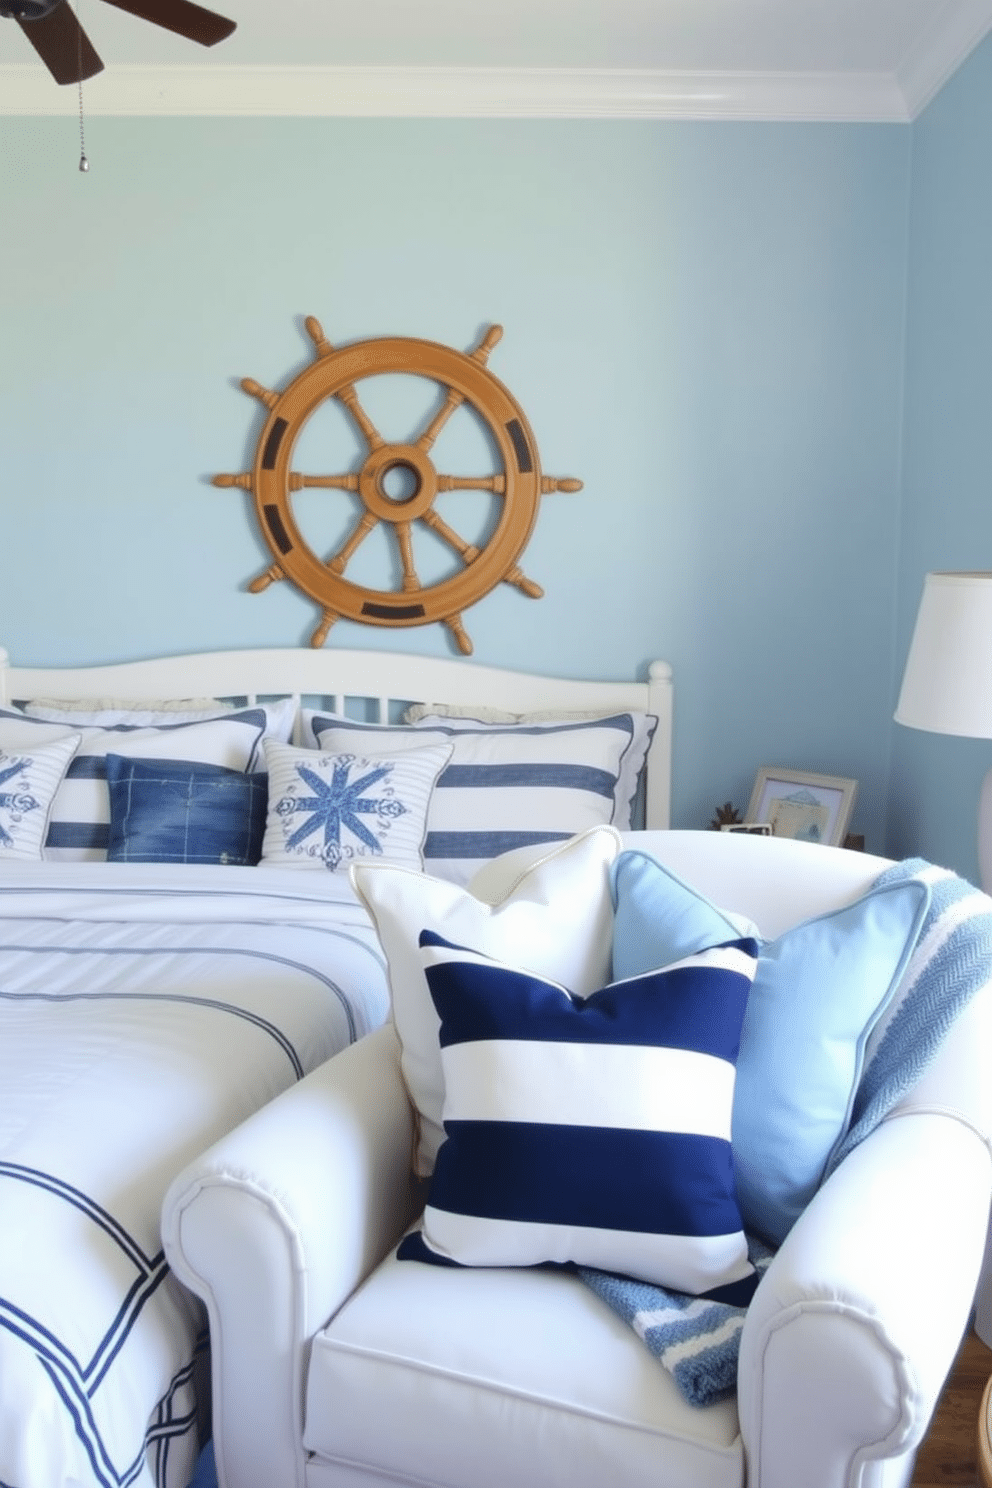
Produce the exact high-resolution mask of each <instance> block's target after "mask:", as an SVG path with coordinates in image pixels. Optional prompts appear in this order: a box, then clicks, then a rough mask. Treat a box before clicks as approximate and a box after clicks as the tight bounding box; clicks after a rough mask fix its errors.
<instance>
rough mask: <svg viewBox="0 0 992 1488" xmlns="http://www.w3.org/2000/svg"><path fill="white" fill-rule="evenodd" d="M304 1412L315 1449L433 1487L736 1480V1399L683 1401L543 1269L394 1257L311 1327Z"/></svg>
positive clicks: (617, 1329)
mask: <svg viewBox="0 0 992 1488" xmlns="http://www.w3.org/2000/svg"><path fill="white" fill-rule="evenodd" d="M306 1423H307V1425H306V1431H305V1436H304V1445H305V1447H306V1449H307V1450H309V1451H310V1452H313V1453H315V1454H316V1456H317V1458H318V1460H319V1459H321V1458H322V1459H324V1460H325V1461H329V1462H332V1463H335V1464H342V1465H343V1464H349V1465H352V1466H354V1467H355V1468H359V1467H364V1468H365V1469H366V1470H367V1471H368V1472H369V1475H370V1481H379V1480H380V1477H381V1479H382V1480H386V1479H388V1478H389V1476H390V1475H391V1474H395V1475H396V1477H397V1479H399V1480H400V1481H407V1478H406V1477H405V1474H406V1473H408V1472H409V1470H410V1465H411V1464H412V1463H416V1465H417V1476H418V1479H423V1481H425V1482H429V1483H430V1484H431V1485H432V1488H434V1485H436V1488H463V1485H464V1484H465V1483H466V1482H471V1483H472V1484H473V1488H507V1485H508V1484H511V1483H528V1482H540V1483H541V1485H542V1488H604V1484H611V1485H615V1488H641V1485H643V1488H649V1485H650V1488H685V1484H686V1483H689V1482H691V1483H692V1485H693V1488H731V1485H733V1488H740V1484H741V1482H742V1480H743V1457H742V1448H741V1441H740V1435H739V1429H738V1422H737V1407H736V1404H735V1403H734V1402H733V1401H726V1402H722V1403H720V1404H717V1405H713V1406H709V1407H707V1408H705V1409H698V1408H694V1407H692V1406H690V1405H687V1404H686V1403H685V1401H683V1400H682V1398H681V1396H680V1395H679V1393H678V1391H677V1390H676V1388H675V1386H674V1384H673V1382H672V1380H671V1377H670V1376H669V1375H668V1373H667V1372H666V1370H665V1369H663V1368H662V1366H661V1365H660V1364H659V1363H658V1361H657V1360H656V1359H654V1358H652V1357H651V1355H650V1354H649V1353H648V1351H647V1349H646V1348H645V1347H644V1345H643V1343H641V1341H640V1339H638V1338H637V1337H636V1336H635V1334H634V1332H633V1331H632V1330H631V1329H630V1328H628V1327H627V1326H626V1325H625V1324H624V1323H623V1322H622V1321H621V1320H620V1319H619V1318H617V1317H616V1316H615V1315H614V1314H613V1313H612V1312H611V1310H610V1309H609V1307H607V1306H606V1304H605V1303H604V1302H602V1301H601V1300H600V1299H599V1298H598V1297H596V1296H595V1295H594V1294H593V1293H592V1292H591V1291H590V1290H589V1289H588V1287H586V1286H584V1285H583V1284H582V1282H581V1281H579V1280H578V1279H577V1278H576V1277H575V1276H573V1275H571V1274H570V1273H568V1272H563V1271H558V1270H552V1269H548V1270H545V1269H530V1268H524V1269H521V1270H503V1269H491V1270H487V1269H482V1270H465V1271H461V1270H450V1269H447V1268H441V1269H435V1268H433V1267H430V1266H420V1265H415V1264H412V1263H410V1262H404V1261H398V1260H396V1258H395V1255H390V1256H389V1257H387V1259H386V1260H385V1261H384V1262H383V1263H382V1264H381V1265H380V1266H379V1268H378V1269H377V1270H376V1271H374V1272H373V1273H372V1275H371V1276H370V1277H369V1278H368V1280H367V1281H366V1282H365V1283H364V1285H363V1286H362V1287H360V1288H359V1290H358V1291H357V1292H356V1293H355V1295H354V1296H353V1297H352V1298H351V1299H350V1301H348V1302H347V1303H346V1304H345V1306H344V1307H343V1308H342V1309H341V1311H340V1312H339V1313H338V1314H337V1315H336V1317H335V1318H334V1319H333V1320H332V1322H331V1323H330V1324H329V1326H328V1327H326V1328H325V1329H324V1330H323V1331H322V1332H321V1333H318V1334H317V1336H316V1337H315V1339H314V1341H313V1348H312V1354H311V1360H310V1370H309V1380H308V1387H307V1404H306ZM438 1423H443V1429H439V1425H438ZM354 1480H355V1481H356V1482H359V1481H361V1480H362V1479H361V1477H360V1476H356V1477H355V1479H354ZM349 1481H350V1479H349Z"/></svg>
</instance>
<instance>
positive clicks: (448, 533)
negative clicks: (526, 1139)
mask: <svg viewBox="0 0 992 1488" xmlns="http://www.w3.org/2000/svg"><path fill="white" fill-rule="evenodd" d="M420 520H421V521H422V522H423V523H424V525H425V527H429V528H430V529H431V531H432V532H434V533H436V534H437V536H438V537H439V538H441V539H442V541H443V542H446V543H447V544H448V546H449V548H454V550H455V552H456V553H457V554H458V555H459V557H460V558H461V559H462V560H463V562H465V563H471V562H473V560H474V559H476V558H478V556H479V553H480V551H481V550H480V549H479V548H477V547H476V546H475V545H474V543H468V542H465V541H464V539H463V538H460V537H459V536H458V533H457V532H456V531H455V530H454V528H453V527H449V526H448V524H447V522H446V521H445V520H444V518H443V517H439V516H438V514H437V512H436V511H435V510H434V508H433V507H431V508H430V509H429V510H428V511H425V512H424V514H423V516H422V517H421V519H420Z"/></svg>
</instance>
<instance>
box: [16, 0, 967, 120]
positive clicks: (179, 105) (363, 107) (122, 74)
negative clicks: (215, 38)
mask: <svg viewBox="0 0 992 1488" xmlns="http://www.w3.org/2000/svg"><path fill="white" fill-rule="evenodd" d="M987 3H988V5H989V6H990V7H992V0H987ZM83 97H84V102H85V108H86V112H87V114H88V115H90V116H91V117H92V116H96V115H131V116H133V115H148V116H151V117H155V116H167V115H182V114H189V115H200V116H214V117H246V116H258V117H263V118H264V117H270V118H272V117H283V118H333V117H349V118H462V119H464V118H507V119H509V118H517V119H684V120H728V121H732V120H762V121H769V122H774V121H790V122H802V121H810V122H831V121H837V122H845V123H907V122H908V120H909V117H910V116H909V114H908V112H907V107H906V100H905V97H904V95H903V92H902V90H901V88H900V86H899V84H898V82H897V81H896V79H895V78H894V77H892V76H890V75H888V74H885V73H718V72H708V73H683V72H666V71H658V70H650V69H613V70H609V69H602V70H600V69H593V68H541V67H530V68H498V67H464V68H458V67H421V68H417V67H215V66H209V65H196V66H189V67H136V66H130V67H129V66H116V67H109V68H108V69H107V71H106V72H102V73H100V74H99V75H98V76H97V77H96V78H93V79H91V80H90V81H89V82H87V83H85V84H84V87H83ZM78 108H79V100H78V96H77V92H76V89H75V88H73V87H65V88H59V87H57V86H56V85H55V84H54V83H52V82H51V80H50V79H49V78H48V75H47V74H46V73H45V72H44V70H43V69H42V68H41V67H39V66H37V65H34V66H14V67H0V114H35V115H37V114H51V115H63V114H75V113H76V112H78Z"/></svg>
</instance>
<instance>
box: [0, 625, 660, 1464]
mask: <svg viewBox="0 0 992 1488" xmlns="http://www.w3.org/2000/svg"><path fill="white" fill-rule="evenodd" d="M671 705H672V687H671V674H670V670H669V668H668V667H667V665H666V664H664V663H658V662H656V663H653V664H652V665H651V666H650V667H649V668H648V674H647V676H646V678H645V680H644V681H633V682H616V681H613V682H590V681H573V680H568V679H562V678H548V677H539V676H533V675H524V674H521V673H514V672H510V671H505V670H499V669H495V668H489V667H484V666H479V665H476V664H473V663H467V662H464V661H455V660H453V659H445V658H425V657H417V656H411V655H403V654H392V653H386V652H376V651H356V652H349V651H314V650H286V649H270V650H260V651H233V652H214V653H203V654H196V655H188V656H178V657H169V658H158V659H154V660H150V661H138V662H128V663H121V664H114V665H110V666H101V667H84V668H51V667H19V666H16V665H11V664H10V662H9V660H8V658H7V656H6V653H4V652H2V651H0V1078H2V1081H3V1090H4V1101H3V1107H2V1113H0V1133H2V1139H0V1196H2V1197H0V1202H2V1212H3V1216H4V1224H3V1226H2V1228H0V1485H3V1488H56V1485H58V1488H66V1485H79V1488H84V1485H85V1488H90V1485H96V1484H99V1485H120V1484H135V1485H138V1488H151V1485H153V1484H154V1485H156V1488H185V1484H186V1483H187V1482H188V1480H189V1478H190V1475H191V1472H192V1470H193V1465H194V1463H195V1460H196V1456H197V1453H198V1450H199V1447H200V1444H201V1442H202V1439H203V1437H204V1434H205V1432H206V1431H207V1429H208V1421H209V1386H208V1383H207V1381H208V1379H209V1369H208V1367H207V1364H208V1348H209V1340H208V1338H207V1333H206V1328H205V1323H204V1315H203V1312H202V1309H201V1307H200V1304H199V1303H198V1302H196V1301H195V1299H193V1298H192V1296H191V1295H190V1294H189V1293H188V1292H186V1291H185V1290H184V1289H183V1288H182V1287H181V1286H180V1285H179V1284H178V1283H177V1282H176V1280H175V1279H174V1278H173V1277H172V1276H171V1274H170V1273H169V1271H168V1268H167V1266H166V1264H165V1260H164V1256H163V1252H162V1245H161V1239H160V1231H159V1219H160V1209H161V1201H162V1196H163V1194H164V1192H165V1190H166V1188H167V1187H168V1185H169V1183H170V1181H171V1179H172V1178H173V1177H174V1176H175V1174H176V1173H177V1172H179V1171H180V1170H181V1169H182V1168H183V1167H184V1166H185V1165H186V1164H187V1163H188V1162H189V1161H190V1160H191V1159H192V1158H193V1157H194V1156H195V1155H196V1154H197V1153H198V1152H199V1151H202V1150H203V1149H204V1148H205V1147H207V1146H208V1145H209V1144H210V1143H212V1142H213V1141H215V1140H216V1139H217V1137H218V1136H220V1135H221V1134H222V1133H223V1132H225V1131H226V1130H229V1129H230V1128H232V1127H234V1126H235V1125H237V1124H238V1123H239V1122H240V1121H242V1120H243V1119H244V1118H245V1117H246V1116H247V1115H248V1114H250V1112H251V1111H253V1110H255V1109H256V1108H258V1107H259V1106H261V1105H263V1104H264V1103H266V1102H267V1101H269V1100H270V1099H272V1098H273V1097H274V1096H275V1095H276V1094H278V1093H279V1092H280V1091H282V1090H283V1089H285V1088H286V1087H287V1086H289V1085H291V1084H292V1083H294V1082H295V1081H296V1080H298V1079H299V1078H300V1077H301V1076H302V1075H303V1074H305V1073H307V1072H308V1071H309V1070H311V1069H313V1068H314V1067H315V1066H317V1065H318V1064H320V1063H322V1062H323V1061H324V1060H326V1059H328V1058H329V1057H331V1056H332V1055H333V1054H334V1053H336V1052H337V1051H338V1050H340V1049H342V1048H343V1047H345V1046H346V1045H347V1044H349V1043H352V1042H354V1041H355V1040H356V1039H358V1038H360V1037H362V1035H363V1034H364V1033H366V1032H368V1031H370V1030H371V1029H373V1028H375V1027H376V1026H378V1025H379V1024H380V1023H382V1022H383V1021H384V1020H385V1019H386V1017H387V1016H388V1010H389V993H388V983H387V978H386V973H385V962H384V957H383V954H382V950H381V947H380V946H379V944H378V941H377V940H376V937H375V934H374V932H373V929H372V926H371V923H370V921H369V919H368V916H367V914H366V912H365V910H364V909H363V908H362V907H361V905H360V904H359V901H358V900H357V898H356V897H355V895H354V894H353V892H352V890H351V888H350V884H349V881H348V876H347V872H346V871H345V870H346V869H347V867H348V864H349V862H350V861H351V860H352V859H353V858H354V857H355V856H356V855H357V856H361V855H362V854H373V855H374V854H385V855H387V856H394V857H395V858H396V860H397V861H406V862H408V863H409V864H410V866H411V867H413V868H415V869H417V870H420V869H421V868H422V869H423V870H424V871H426V872H428V873H432V874H437V875H439V876H448V877H452V878H455V879H458V880H460V881H462V882H469V881H470V879H471V877H472V875H473V873H474V872H475V871H476V870H477V868H478V866H479V864H480V863H483V862H485V861H487V860H488V859H489V858H491V857H492V856H494V855H496V853H498V852H501V851H504V850H507V849H509V848H512V847H515V846H520V845H524V844H526V843H529V842H535V841H538V842H539V841H542V840H549V841H551V840H558V839H560V838H561V837H563V836H567V835H571V834H572V832H574V831H578V830H581V829H582V828H583V827H585V826H587V825H590V824H592V823H593V822H594V821H595V820H600V821H614V822H615V823H616V824H617V825H619V826H621V827H623V826H627V825H635V826H637V825H646V826H649V827H665V826H667V825H668V816H669V790H670V774H671V753H670V751H671ZM277 807H278V809H276V808H277ZM283 808H285V809H283ZM300 869H305V870H307V869H308V870H311V871H303V872H301V871H299V870H300Z"/></svg>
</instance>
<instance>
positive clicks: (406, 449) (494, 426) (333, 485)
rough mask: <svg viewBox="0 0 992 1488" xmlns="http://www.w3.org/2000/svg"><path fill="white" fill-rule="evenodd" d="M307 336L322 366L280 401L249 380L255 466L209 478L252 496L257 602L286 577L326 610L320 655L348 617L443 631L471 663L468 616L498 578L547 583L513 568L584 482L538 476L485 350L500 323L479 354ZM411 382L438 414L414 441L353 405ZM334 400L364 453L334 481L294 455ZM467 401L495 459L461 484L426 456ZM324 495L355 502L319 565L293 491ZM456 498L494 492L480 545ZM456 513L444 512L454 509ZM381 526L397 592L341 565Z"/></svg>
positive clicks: (390, 340)
mask: <svg viewBox="0 0 992 1488" xmlns="http://www.w3.org/2000/svg"><path fill="white" fill-rule="evenodd" d="M306 329H307V333H308V334H309V336H310V338H311V340H312V341H313V344H314V347H315V352H316V356H315V360H314V361H313V363H312V364H311V365H310V366H309V367H307V368H305V369H304V371H302V372H301V373H300V374H299V376H297V377H296V378H294V379H293V381H291V382H290V383H289V384H288V386H287V387H286V388H284V389H283V391H282V392H281V393H275V392H271V391H270V390H269V389H267V388H264V387H262V386H260V384H259V383H257V382H255V381H254V379H252V378H250V377H246V378H243V379H242V382H241V386H242V387H243V388H244V390H245V392H247V393H249V394H251V396H252V397H255V398H257V399H259V400H260V402H262V403H263V404H264V405H265V407H266V408H267V409H268V418H267V419H266V422H265V426H264V428H263V430H262V432H261V435H260V437H259V440H258V445H257V449H256V454H255V463H254V468H253V469H252V470H251V471H250V472H248V473H246V474H240V475H215V476H214V478H213V479H214V484H215V485H217V486H228V487H230V486H237V487H240V488H241V489H242V490H247V491H251V493H252V495H253V497H254V501H255V510H256V514H257V517H258V521H259V525H260V528H261V531H262V534H263V536H264V538H265V541H266V543H267V545H268V547H269V548H270V550H271V552H272V556H273V559H274V562H273V563H272V564H271V565H270V566H269V567H268V568H266V569H265V571H264V572H263V573H261V574H259V575H258V576H257V577H256V578H254V579H252V580H251V582H250V583H249V585H248V588H249V589H250V590H251V592H252V593H254V594H258V593H260V592H261V591H262V590H263V589H266V588H267V587H268V586H269V585H270V584H272V583H274V582H277V581H279V580H283V579H285V580H288V581H289V582H290V583H292V584H294V585H295V586H296V587H297V588H298V589H300V590H302V592H303V593H304V594H306V595H307V596H308V597H309V598H310V599H312V600H314V601H315V603H316V604H318V605H319V606H320V609H321V618H320V622H319V624H318V625H317V628H316V630H315V631H314V632H313V635H312V637H311V640H310V644H311V645H312V646H315V647H316V646H322V645H323V644H324V641H325V640H326V639H327V634H328V631H329V630H330V628H331V626H332V625H333V624H334V622H335V620H338V619H340V618H341V617H344V618H346V619H349V620H354V621H358V622H360V623H365V624H369V625H387V626H400V625H430V624H433V623H435V622H438V621H440V622H443V623H444V624H445V625H447V626H448V627H449V629H450V630H451V632H452V635H453V636H454V639H455V643H456V644H457V646H458V649H459V651H461V652H462V653H463V654H464V655H468V654H469V653H470V652H471V650H472V642H471V640H470V639H469V637H468V635H467V634H466V632H465V627H464V625H463V623H462V614H463V612H464V611H465V610H466V609H467V608H468V606H469V605H473V604H475V603H476V602H477V601H478V600H480V599H481V598H482V597H483V596H484V595H485V594H488V593H489V591H490V590H491V589H493V588H494V587H495V586H496V585H497V584H498V583H500V582H505V583H508V584H513V585H516V587H517V588H519V589H520V590H522V592H523V593H524V594H526V595H528V596H529V597H530V598H532V599H539V598H540V597H541V595H542V594H543V592H544V591H543V590H542V589H541V587H540V585H538V584H535V583H533V582H532V580H530V579H528V578H527V577H526V576H525V575H524V573H523V572H522V571H521V569H520V567H519V564H518V559H519V557H520V554H521V553H522V552H523V550H524V548H525V547H526V545H527V542H528V540H529V538H530V535H531V532H532V531H533V527H534V523H535V521H536V518H537V510H538V504H539V502H540V498H541V496H542V495H545V494H547V493H548V492H550V491H579V490H581V489H582V482H581V481H578V480H573V479H570V478H564V479H557V478H555V477H552V476H543V475H542V474H541V469H540V464H539V461H538V453H537V445H536V443H535V440H534V435H533V433H532V432H531V428H530V425H529V424H528V422H527V419H526V418H525V417H524V413H523V410H522V409H521V408H520V406H519V404H518V403H517V402H516V401H515V400H514V398H513V397H512V396H511V395H510V393H509V392H508V391H507V389H506V388H505V387H504V386H503V384H502V383H501V382H499V381H498V380H497V378H495V377H494V376H493V374H492V373H491V372H490V371H489V370H488V368H487V366H486V363H487V361H488V358H489V353H490V352H491V351H492V349H493V347H494V346H495V345H496V343H497V342H498V341H499V340H500V338H501V337H502V334H503V331H502V328H501V327H500V326H492V327H490V329H489V331H488V332H487V333H486V335H485V336H484V337H483V339H482V341H481V342H480V343H479V345H478V346H477V347H476V348H475V350H474V351H472V352H471V353H468V354H466V353H464V352H460V351H455V350H453V349H452V348H451V347H447V346H442V345H439V344H438V343H436V342H433V341H421V340H416V339H413V338H408V337H399V336H397V337H384V338H381V339H377V340H370V341H360V342H356V343H355V344H353V345H350V346H344V347H338V348H335V347H333V346H331V345H330V343H329V342H328V341H327V339H326V337H325V336H324V332H323V330H322V329H321V326H320V323H319V322H318V321H317V320H315V319H314V318H313V317H312V316H311V317H309V318H308V319H307V321H306ZM393 373H401V374H412V375H413V376H416V377H420V378H427V379H429V380H430V381H431V382H433V383H435V384H437V385H438V386H437V387H436V388H434V389H432V390H431V391H432V395H433V396H434V398H435V405H436V406H435V408H434V410H433V411H432V413H431V415H430V416H429V420H428V422H427V423H426V425H425V426H424V427H423V428H422V430H421V432H420V433H419V434H416V435H415V436H414V437H412V438H410V439H408V440H403V441H398V442H397V441H390V440H388V439H386V438H384V437H383V435H382V434H380V432H379V430H378V428H377V427H376V425H375V423H374V422H373V420H372V419H371V418H370V417H369V415H368V413H367V412H366V410H365V408H364V407H363V406H362V403H361V402H360V401H359V396H358V391H357V388H356V384H357V383H359V382H360V381H361V380H362V379H363V378H374V377H377V376H380V375H383V374H393ZM329 400H336V401H337V403H339V404H340V405H342V406H343V408H344V409H346V410H347V413H348V414H349V415H350V416H351V420H352V421H353V423H354V426H355V428H356V429H357V432H358V436H359V439H360V441H361V445H362V447H363V453H362V454H361V455H360V461H361V463H360V465H359V468H358V469H351V470H348V471H344V472H342V473H340V474H332V475H327V474H303V473H301V472H300V471H299V470H296V469H294V468H293V459H294V451H295V449H296V446H297V442H298V440H299V438H300V436H301V433H302V432H303V430H304V426H305V425H306V424H307V423H308V421H309V420H310V419H311V418H312V417H313V415H314V414H315V413H316V412H317V410H318V409H320V407H321V405H323V404H325V403H327V402H328V401H329ZM463 405H465V406H467V407H468V408H469V409H470V410H472V411H474V413H475V414H476V415H477V417H478V419H479V420H480V421H481V423H482V425H483V427H484V429H485V431H487V433H488V441H487V442H488V443H489V445H490V446H491V449H492V450H493V451H494V452H495V453H494V455H493V458H492V464H493V466H494V467H495V468H494V470H493V471H492V473H487V474H469V475H453V474H444V473H442V471H440V470H438V469H437V467H436V465H435V463H434V461H433V460H432V459H431V451H432V448H433V446H434V443H435V441H436V440H437V438H438V435H439V434H440V433H441V431H442V429H443V428H444V427H445V425H446V424H447V422H448V420H449V419H450V418H451V416H452V414H454V413H455V411H456V410H457V409H459V408H460V407H462V406H463ZM310 488H317V489H321V490H329V491H342V492H347V493H350V499H351V508H350V512H349V514H348V515H347V516H346V517H345V535H344V537H343V540H340V541H338V544H337V546H336V547H335V549H334V551H333V552H331V553H330V554H329V555H326V556H321V555H320V554H319V553H317V552H315V551H314V549H313V547H312V546H311V545H310V543H309V542H308V540H307V538H306V537H305V536H304V533H303V530H302V527H301V523H300V521H299V520H298V514H297V511H296V510H295V508H294V496H298V493H300V492H301V491H304V490H307V489H310ZM449 491H466V492H467V491H482V492H489V493H492V499H493V500H494V501H495V509H494V514H493V517H492V518H491V520H490V521H489V524H488V528H487V531H486V533H485V535H484V538H483V539H482V540H481V541H480V540H476V541H470V540H468V539H466V538H465V537H463V536H462V535H460V533H459V532H458V531H457V530H456V528H455V526H454V525H452V522H451V521H449V520H446V518H445V517H443V516H442V515H441V514H440V512H439V511H438V510H437V508H436V504H435V503H436V501H437V497H438V496H439V494H441V493H446V492H449ZM449 515H450V512H449ZM377 528H381V529H383V530H385V531H386V532H387V534H390V535H391V540H392V542H393V543H394V544H395V554H394V557H395V562H394V564H393V567H394V570H395V578H396V583H395V585H394V586H393V587H390V588H385V589H376V588H371V587H368V586H367V585H366V584H363V583H359V582H355V581H353V580H350V579H349V578H347V577H346V569H347V567H348V565H349V563H350V562H351V561H352V559H353V558H354V557H355V555H356V553H357V552H358V550H359V548H360V547H361V546H362V544H363V543H364V542H365V540H366V539H367V538H368V537H369V535H370V533H372V532H373V531H375V530H376V529H377ZM419 529H426V530H429V531H430V532H431V533H432V534H433V536H434V538H436V539H438V540H439V541H440V543H441V545H442V547H443V549H444V550H445V552H446V554H447V555H448V559H449V560H450V561H449V562H448V565H447V571H445V572H444V573H443V574H441V575H440V576H439V577H438V578H437V579H436V581H434V582H428V583H422V582H421V580H420V577H419V575H418V566H417V559H416V556H415V552H414V533H415V531H417V530H419Z"/></svg>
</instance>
